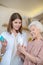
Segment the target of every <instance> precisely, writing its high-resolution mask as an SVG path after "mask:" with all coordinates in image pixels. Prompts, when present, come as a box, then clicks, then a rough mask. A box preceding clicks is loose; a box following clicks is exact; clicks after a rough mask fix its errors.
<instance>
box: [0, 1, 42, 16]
mask: <svg viewBox="0 0 43 65" xmlns="http://www.w3.org/2000/svg"><path fill="white" fill-rule="evenodd" d="M0 4H2V5H3V6H6V7H9V8H14V9H19V10H22V11H24V12H25V13H26V15H27V16H31V17H32V16H36V15H37V14H39V13H42V12H43V0H0Z"/></svg>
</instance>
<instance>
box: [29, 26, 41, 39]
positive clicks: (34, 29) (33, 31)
mask: <svg viewBox="0 0 43 65" xmlns="http://www.w3.org/2000/svg"><path fill="white" fill-rule="evenodd" d="M30 33H31V36H32V38H33V39H34V38H37V36H38V34H39V33H40V32H39V29H38V28H37V27H36V26H31V27H30Z"/></svg>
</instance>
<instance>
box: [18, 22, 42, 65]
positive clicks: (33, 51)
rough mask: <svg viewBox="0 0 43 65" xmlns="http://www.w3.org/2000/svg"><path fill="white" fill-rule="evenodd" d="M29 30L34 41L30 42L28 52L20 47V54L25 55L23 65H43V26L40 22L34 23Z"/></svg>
mask: <svg viewBox="0 0 43 65" xmlns="http://www.w3.org/2000/svg"><path fill="white" fill-rule="evenodd" d="M29 29H30V33H31V36H32V41H29V42H28V46H27V51H26V50H25V49H24V48H23V47H19V49H20V52H21V53H22V54H24V55H25V59H24V64H23V65H43V38H42V36H41V32H43V26H42V24H41V23H40V22H39V21H32V22H31V24H30V25H29Z"/></svg>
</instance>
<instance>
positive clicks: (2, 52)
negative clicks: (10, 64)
mask: <svg viewBox="0 0 43 65" xmlns="http://www.w3.org/2000/svg"><path fill="white" fill-rule="evenodd" d="M6 47H7V42H2V48H1V54H4V53H5V52H6Z"/></svg>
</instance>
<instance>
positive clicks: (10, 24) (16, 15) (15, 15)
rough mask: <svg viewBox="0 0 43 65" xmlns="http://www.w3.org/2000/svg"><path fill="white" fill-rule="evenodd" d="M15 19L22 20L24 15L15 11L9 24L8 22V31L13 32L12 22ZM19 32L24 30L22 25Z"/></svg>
mask: <svg viewBox="0 0 43 65" xmlns="http://www.w3.org/2000/svg"><path fill="white" fill-rule="evenodd" d="M15 19H20V20H21V21H22V17H21V15H20V14H19V13H13V14H12V15H11V17H10V20H9V24H8V27H7V31H8V32H9V33H10V34H11V29H12V28H13V25H12V22H13V21H14V20H15ZM19 32H20V33H21V32H22V25H21V27H20V29H19Z"/></svg>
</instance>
